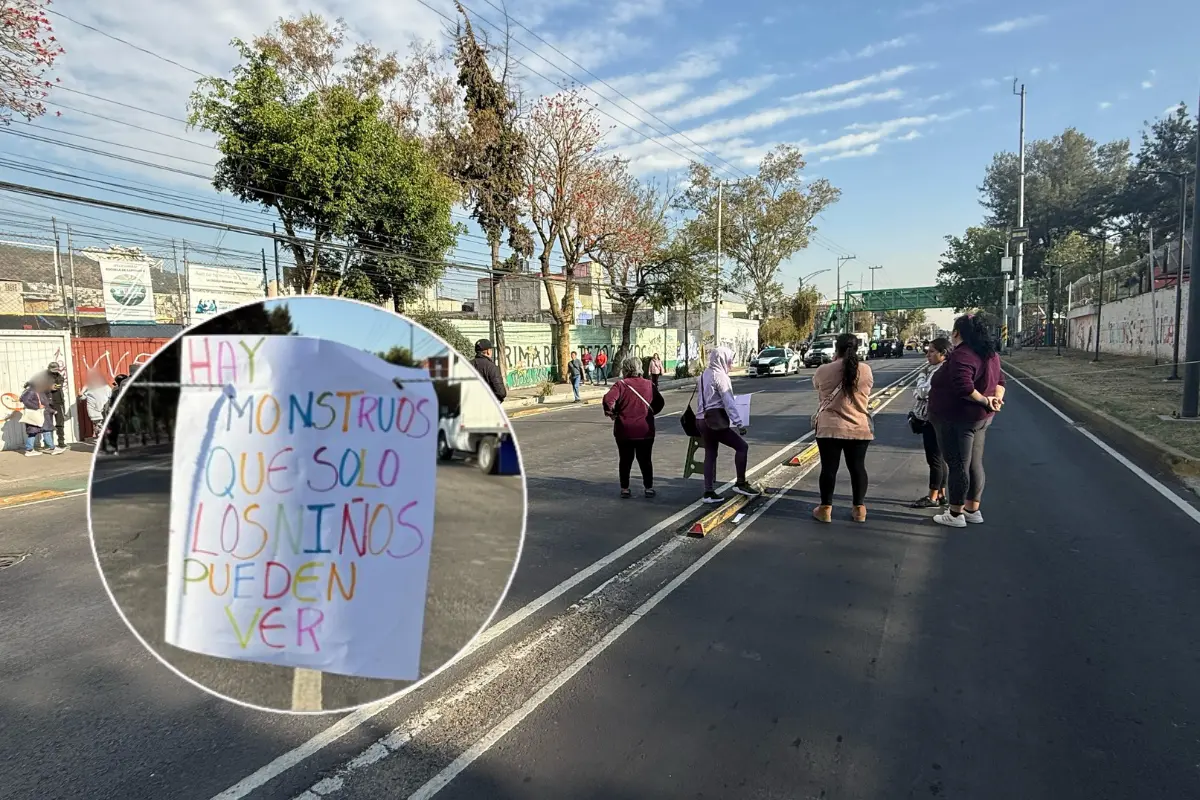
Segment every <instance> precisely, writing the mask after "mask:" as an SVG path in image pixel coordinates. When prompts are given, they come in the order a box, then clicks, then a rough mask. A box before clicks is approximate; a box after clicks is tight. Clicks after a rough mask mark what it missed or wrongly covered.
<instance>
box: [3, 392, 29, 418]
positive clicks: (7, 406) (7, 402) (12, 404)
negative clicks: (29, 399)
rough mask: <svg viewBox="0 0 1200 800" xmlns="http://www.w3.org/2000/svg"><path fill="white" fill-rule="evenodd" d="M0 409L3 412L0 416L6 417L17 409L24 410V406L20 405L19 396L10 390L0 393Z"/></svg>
mask: <svg viewBox="0 0 1200 800" xmlns="http://www.w3.org/2000/svg"><path fill="white" fill-rule="evenodd" d="M0 410H2V411H3V414H2V415H0V416H4V417H7V416H9V415H10V414H12V413H14V412H17V411H24V410H25V406H23V405H21V398H20V397H19V396H17V395H16V394H14V393H12V392H5V393H4V394H0Z"/></svg>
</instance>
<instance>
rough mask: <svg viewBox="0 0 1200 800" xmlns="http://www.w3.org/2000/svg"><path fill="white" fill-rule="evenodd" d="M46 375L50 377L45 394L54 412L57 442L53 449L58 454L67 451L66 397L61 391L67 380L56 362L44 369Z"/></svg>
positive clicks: (60, 366) (61, 366) (61, 367)
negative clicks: (48, 387) (48, 386)
mask: <svg viewBox="0 0 1200 800" xmlns="http://www.w3.org/2000/svg"><path fill="white" fill-rule="evenodd" d="M46 373H47V374H48V375H49V377H50V389H49V391H48V392H47V393H46V395H47V399H48V400H49V405H50V408H52V409H53V410H54V435H55V438H56V439H57V441H58V447H56V448H55V449H56V450H57V451H58V452H60V453H61V452H63V451H64V450H66V449H67V436H66V429H65V424H66V419H67V396H66V393H65V392H64V391H63V387H64V385H66V382H67V379H66V378H65V377H64V376H63V365H62V364H60V363H58V362H57V361H51V362H50V365H49V366H47V367H46Z"/></svg>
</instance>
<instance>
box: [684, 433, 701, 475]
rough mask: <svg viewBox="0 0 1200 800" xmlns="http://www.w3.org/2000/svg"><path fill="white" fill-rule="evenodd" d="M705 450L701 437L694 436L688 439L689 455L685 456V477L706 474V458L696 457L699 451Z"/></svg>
mask: <svg viewBox="0 0 1200 800" xmlns="http://www.w3.org/2000/svg"><path fill="white" fill-rule="evenodd" d="M703 450H704V443H703V442H702V441H701V440H700V438H699V437H696V436H692V437H691V438H689V439H688V450H687V455H686V456H684V457H683V477H685V478H690V477H691V476H693V475H702V474H704V458H703V456H702V457H701V458H699V459H697V458H696V453H697V452H702V451H703Z"/></svg>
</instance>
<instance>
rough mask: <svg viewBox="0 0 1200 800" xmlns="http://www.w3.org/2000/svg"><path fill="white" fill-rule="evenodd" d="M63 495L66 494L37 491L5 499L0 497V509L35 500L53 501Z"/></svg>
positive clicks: (11, 495) (43, 490) (54, 491)
mask: <svg viewBox="0 0 1200 800" xmlns="http://www.w3.org/2000/svg"><path fill="white" fill-rule="evenodd" d="M64 494H66V492H63V491H59V490H57V489H39V490H37V491H34V492H25V493H23V494H10V495H8V496H7V497H0V508H6V507H8V506H13V505H17V504H23V503H32V502H34V501H35V500H41V501H46V500H54V499H57V498H59V497H61V496H62V495H64Z"/></svg>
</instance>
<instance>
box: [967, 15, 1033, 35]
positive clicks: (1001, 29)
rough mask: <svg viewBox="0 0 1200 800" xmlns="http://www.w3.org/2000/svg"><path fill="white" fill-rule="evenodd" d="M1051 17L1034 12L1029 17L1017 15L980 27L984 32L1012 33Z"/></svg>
mask: <svg viewBox="0 0 1200 800" xmlns="http://www.w3.org/2000/svg"><path fill="white" fill-rule="evenodd" d="M1047 19H1049V17H1047V16H1046V15H1045V14H1033V15H1031V16H1028V17H1016V18H1014V19H1006V20H1004V21H1003V22H997V23H995V24H993V25H988V26H987V27H984V28H980V30H981V31H982V32H983V33H1012V32H1013V31H1019V30H1022V29H1024V28H1032V27H1033V26H1035V25H1041V24H1042V23H1043V22H1045V21H1046V20H1047Z"/></svg>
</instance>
